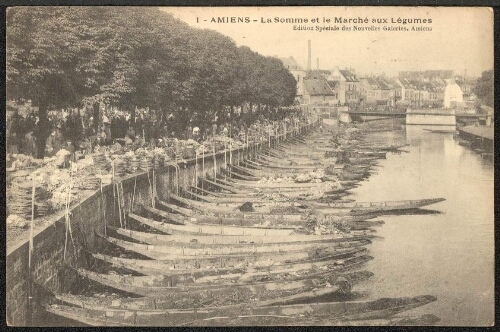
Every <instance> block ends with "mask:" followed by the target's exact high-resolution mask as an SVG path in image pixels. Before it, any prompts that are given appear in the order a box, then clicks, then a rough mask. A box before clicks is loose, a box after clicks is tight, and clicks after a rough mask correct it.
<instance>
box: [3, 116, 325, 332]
mask: <svg viewBox="0 0 500 332" xmlns="http://www.w3.org/2000/svg"><path fill="white" fill-rule="evenodd" d="M319 123H320V122H319V121H317V122H314V123H311V124H309V125H305V126H304V127H303V128H302V129H301V132H307V131H310V130H311V129H313V128H314V127H316V126H318V125H319ZM293 135H294V134H293V133H287V134H286V135H285V136H281V137H279V138H278V140H279V141H282V140H283V139H285V138H286V137H290V136H293ZM275 143H276V142H275V141H272V145H274V144H275ZM268 144H269V143H268V142H267V141H266V142H263V143H259V144H257V145H255V146H253V147H250V148H242V149H238V150H233V151H232V156H231V160H232V162H233V164H237V163H238V160H240V159H243V158H246V157H249V156H251V155H252V154H253V153H254V152H255V151H258V150H259V149H260V148H264V147H267V146H268ZM229 161H230V156H229V153H226V154H224V152H219V153H216V154H215V169H216V170H217V172H220V171H221V169H223V168H226V167H227V164H228V163H229ZM203 165H204V166H203ZM203 176H205V177H206V176H208V177H212V178H213V176H214V156H213V154H208V153H207V154H206V155H205V158H204V163H203V158H201V157H198V158H195V159H191V160H187V161H186V162H184V163H180V164H179V168H178V170H177V171H176V167H174V166H172V165H166V166H165V167H162V168H160V169H156V170H154V171H150V172H143V173H138V174H133V175H130V176H127V177H124V178H121V179H119V181H115V183H112V184H108V185H105V186H103V187H102V189H98V190H96V191H93V192H90V193H88V194H87V195H86V197H85V198H84V199H83V200H82V201H80V202H79V203H78V204H76V205H74V206H72V207H70V210H69V211H70V222H69V225H70V227H69V228H67V227H66V225H67V224H68V223H67V222H66V218H65V213H64V212H63V211H60V212H58V213H56V214H55V215H54V217H53V219H52V220H51V221H50V222H48V223H47V226H45V227H43V228H42V229H41V230H37V231H36V232H35V233H34V236H33V251H32V252H33V255H32V258H31V268H30V264H29V248H30V247H29V241H27V240H26V241H24V242H22V241H20V242H18V243H15V244H12V245H8V246H7V255H6V319H7V325H10V326H30V325H32V324H34V325H37V324H40V319H41V318H40V317H43V315H44V313H45V310H44V309H43V304H44V303H47V301H48V300H50V296H49V295H50V293H51V292H68V291H70V290H74V289H76V288H77V287H78V284H79V277H78V276H77V275H76V274H75V273H74V271H72V270H70V269H68V268H66V267H64V266H65V265H69V266H79V267H86V268H89V264H90V263H91V257H89V256H90V255H89V252H97V251H99V249H100V247H101V246H102V245H103V243H102V242H101V241H100V239H99V238H98V237H97V236H96V235H95V232H98V233H100V234H104V233H105V228H106V226H105V225H106V224H108V225H113V226H116V227H119V226H120V217H119V216H120V213H119V208H118V203H117V200H116V198H115V197H116V193H117V191H118V190H119V189H121V188H120V187H122V188H123V201H124V206H125V211H134V212H137V211H139V210H140V205H141V204H148V205H151V202H152V196H151V187H153V188H155V189H156V190H155V191H156V193H155V194H156V196H157V197H158V198H159V199H160V200H168V198H169V194H170V192H173V193H176V192H177V186H178V187H179V190H180V191H182V190H183V189H188V188H189V187H190V186H191V185H194V184H196V182H197V180H198V179H199V178H202V177H203ZM197 178H198V179H197ZM117 183H118V185H117ZM153 184H154V185H153ZM132 202H133V204H132ZM35 222H36V220H35ZM122 222H125V220H122ZM68 229H70V230H71V232H68ZM66 238H67V240H66ZM65 247H66V249H65ZM30 277H31V279H30ZM30 287H31V292H30ZM30 293H31V294H32V298H31V301H30V300H29V299H28V295H29V294H30ZM30 303H31V304H30Z"/></svg>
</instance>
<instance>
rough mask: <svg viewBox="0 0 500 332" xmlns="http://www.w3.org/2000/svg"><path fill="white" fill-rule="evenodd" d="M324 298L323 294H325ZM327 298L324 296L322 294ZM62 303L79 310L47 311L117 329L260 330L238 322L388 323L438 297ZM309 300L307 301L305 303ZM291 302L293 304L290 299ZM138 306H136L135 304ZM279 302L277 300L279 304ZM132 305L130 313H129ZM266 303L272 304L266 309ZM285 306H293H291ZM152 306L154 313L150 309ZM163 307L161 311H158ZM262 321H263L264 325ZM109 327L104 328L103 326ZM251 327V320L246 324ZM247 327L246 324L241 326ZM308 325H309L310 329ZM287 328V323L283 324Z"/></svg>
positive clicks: (65, 297)
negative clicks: (175, 305)
mask: <svg viewBox="0 0 500 332" xmlns="http://www.w3.org/2000/svg"><path fill="white" fill-rule="evenodd" d="M316 293H317V294H318V295H315V294H307V295H309V298H314V297H317V296H322V295H323V296H324V293H327V292H326V291H323V290H322V291H321V292H319V291H318V292H316ZM321 293H323V294H321ZM320 294H321V295H320ZM57 297H58V299H59V300H60V301H63V302H66V303H71V304H73V305H77V306H78V307H70V306H67V305H61V304H57V305H56V304H54V305H52V306H48V307H47V311H49V312H52V313H55V314H58V315H61V316H63V317H67V318H70V319H73V320H76V321H80V322H83V323H86V324H90V325H97V326H113V325H117V326H119V325H131V326H134V325H135V326H179V325H183V326H186V325H191V326H196V325H199V326H204V325H210V324H211V323H215V325H217V326H220V325H229V324H230V322H231V321H233V323H234V322H236V323H237V325H258V324H254V322H255V321H252V323H251V324H245V322H242V321H238V319H241V318H243V317H254V318H257V319H258V317H264V316H265V317H276V316H278V317H282V318H283V317H285V318H288V319H287V320H286V323H287V325H288V324H292V323H294V322H297V323H299V322H302V324H300V323H299V324H296V325H307V322H309V324H311V323H313V324H311V325H314V322H315V321H316V322H322V321H325V320H326V319H327V320H328V321H330V322H348V321H349V320H351V319H354V318H355V317H356V315H359V314H362V315H363V316H364V317H366V319H365V320H367V319H377V318H379V317H383V318H387V314H386V313H388V312H395V313H400V312H404V311H407V310H410V309H414V308H417V307H420V306H423V305H426V304H429V303H432V302H434V301H436V298H435V297H434V296H430V295H423V296H417V297H413V298H385V299H380V300H375V301H351V302H344V301H340V302H323V303H306V304H279V303H276V304H275V303H273V302H272V301H273V300H270V301H259V302H255V303H252V304H250V303H246V304H238V305H228V306H219V307H215V306H212V307H205V308H202V309H197V308H189V309H161V308H158V307H160V306H161V304H160V305H154V304H153V303H158V302H159V301H155V300H152V299H140V300H137V299H98V298H96V299H95V300H94V299H93V298H85V297H80V296H75V295H58V296H57ZM305 297H306V296H304V298H305ZM288 301H290V300H288ZM134 302H135V303H137V305H135V307H133V305H134V304H135V303H134ZM275 302H276V301H275ZM125 303H127V304H131V305H130V307H131V308H130V309H126V308H125V307H126V306H127V305H126V304H125ZM263 303H266V304H263ZM282 303H287V302H286V301H284V302H282ZM144 307H152V308H154V309H150V310H148V309H144ZM157 308H158V309H157ZM261 321H262V320H257V322H261ZM103 322H104V323H103ZM246 322H249V321H246ZM238 323H241V324H238ZM304 323H305V324H304ZM279 325H283V324H279Z"/></svg>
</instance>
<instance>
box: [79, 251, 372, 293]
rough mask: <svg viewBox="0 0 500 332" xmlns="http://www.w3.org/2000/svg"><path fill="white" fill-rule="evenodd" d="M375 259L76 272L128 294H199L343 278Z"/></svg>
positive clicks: (271, 287) (353, 258) (369, 257)
mask: <svg viewBox="0 0 500 332" xmlns="http://www.w3.org/2000/svg"><path fill="white" fill-rule="evenodd" d="M371 259H373V257H371V256H368V255H363V256H355V257H350V258H346V259H343V260H333V261H320V262H317V263H314V264H311V263H299V264H291V265H290V268H288V266H284V267H276V266H275V267H274V268H275V269H272V270H270V271H249V272H248V271H246V272H245V273H234V274H215V275H203V274H201V273H196V272H195V273H183V274H181V273H176V274H168V275H146V276H132V275H117V274H102V273H96V272H93V271H88V270H85V269H80V268H77V269H75V270H76V272H77V273H78V274H79V275H80V276H82V277H86V278H88V279H91V280H93V281H96V282H99V283H101V284H104V285H106V286H110V287H113V288H115V289H120V290H123V291H126V292H129V293H135V294H138V295H144V296H151V295H153V296H154V295H158V294H165V293H166V294H168V293H170V292H185V291H189V292H191V291H197V290H203V289H211V290H215V289H220V288H227V287H248V286H250V287H252V286H260V285H262V284H265V285H266V287H267V288H269V289H275V287H276V286H275V285H272V283H274V282H279V283H289V282H294V281H299V280H304V281H305V280H308V279H311V278H322V277H324V276H326V275H329V276H330V275H333V274H335V275H336V276H341V275H343V274H345V273H347V272H349V271H352V270H355V269H358V268H359V267H361V266H362V265H364V264H365V263H366V262H367V261H369V260H371Z"/></svg>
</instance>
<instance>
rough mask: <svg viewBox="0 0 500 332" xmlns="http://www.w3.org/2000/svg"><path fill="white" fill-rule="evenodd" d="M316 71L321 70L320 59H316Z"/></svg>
mask: <svg viewBox="0 0 500 332" xmlns="http://www.w3.org/2000/svg"><path fill="white" fill-rule="evenodd" d="M316 69H317V70H319V58H316Z"/></svg>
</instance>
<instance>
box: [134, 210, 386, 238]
mask: <svg viewBox="0 0 500 332" xmlns="http://www.w3.org/2000/svg"><path fill="white" fill-rule="evenodd" d="M129 217H130V218H131V219H134V220H136V221H138V222H139V223H141V224H143V225H146V226H148V227H151V228H154V229H156V230H158V231H160V232H164V233H166V234H186V233H189V234H198V233H200V234H213V235H239V236H244V235H264V236H265V235H267V236H286V235H292V234H295V233H299V234H300V233H301V232H303V227H302V226H299V225H298V226H294V227H293V226H291V227H284V226H282V225H278V226H277V227H275V226H273V225H268V226H261V225H256V226H255V225H254V226H250V227H244V226H239V225H238V226H237V225H234V224H232V225H231V224H229V225H227V224H226V225H224V224H222V225H221V224H215V223H214V224H210V223H196V222H186V223H185V224H184V225H172V224H170V223H163V222H159V221H154V220H151V219H148V218H144V217H140V216H137V215H135V214H129ZM339 222H341V223H342V224H344V225H347V226H349V227H351V229H362V228H366V227H373V226H380V225H382V224H384V222H383V221H382V220H376V221H372V222H369V221H363V222H360V221H339Z"/></svg>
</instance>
